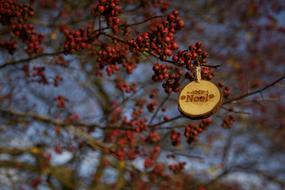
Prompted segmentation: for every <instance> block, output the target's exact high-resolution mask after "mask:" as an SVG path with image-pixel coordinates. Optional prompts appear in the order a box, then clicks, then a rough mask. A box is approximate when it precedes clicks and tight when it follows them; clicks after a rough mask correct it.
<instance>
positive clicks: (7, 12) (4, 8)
mask: <svg viewBox="0 0 285 190" xmlns="http://www.w3.org/2000/svg"><path fill="white" fill-rule="evenodd" d="M34 14H35V13H34V11H33V9H32V8H31V6H30V5H28V4H19V3H18V2H17V1H16V0H0V23H1V24H3V25H10V24H11V23H23V22H24V21H26V20H27V17H29V16H33V15H34Z"/></svg>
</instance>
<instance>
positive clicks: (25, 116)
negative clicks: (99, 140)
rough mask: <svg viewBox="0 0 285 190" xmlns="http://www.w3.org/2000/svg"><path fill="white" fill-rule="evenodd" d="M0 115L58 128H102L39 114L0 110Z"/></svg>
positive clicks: (92, 124)
mask: <svg viewBox="0 0 285 190" xmlns="http://www.w3.org/2000/svg"><path fill="white" fill-rule="evenodd" d="M0 114H1V116H2V118H3V117H9V116H10V117H17V118H21V119H26V121H29V120H30V119H32V120H35V121H38V122H43V123H47V124H52V125H55V126H60V127H68V126H84V127H92V128H97V127H98V128H100V127H101V128H102V126H99V125H97V124H94V123H91V124H87V123H81V122H74V123H72V122H64V121H62V120H58V119H52V118H50V117H47V116H43V115H39V114H35V113H24V112H17V111H15V110H4V109H0Z"/></svg>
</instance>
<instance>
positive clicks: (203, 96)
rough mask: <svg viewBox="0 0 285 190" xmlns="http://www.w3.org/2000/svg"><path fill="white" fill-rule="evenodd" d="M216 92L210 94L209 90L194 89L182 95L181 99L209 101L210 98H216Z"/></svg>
mask: <svg viewBox="0 0 285 190" xmlns="http://www.w3.org/2000/svg"><path fill="white" fill-rule="evenodd" d="M214 97H215V96H214V94H209V91H208V90H193V91H191V92H187V95H182V96H181V100H185V102H197V103H198V102H208V101H209V100H210V99H212V98H214Z"/></svg>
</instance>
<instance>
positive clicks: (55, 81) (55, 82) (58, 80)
mask: <svg viewBox="0 0 285 190" xmlns="http://www.w3.org/2000/svg"><path fill="white" fill-rule="evenodd" d="M62 81H63V78H62V77H61V76H60V75H56V76H55V77H54V79H53V85H54V86H55V87H58V86H59V85H60V83H61V82H62Z"/></svg>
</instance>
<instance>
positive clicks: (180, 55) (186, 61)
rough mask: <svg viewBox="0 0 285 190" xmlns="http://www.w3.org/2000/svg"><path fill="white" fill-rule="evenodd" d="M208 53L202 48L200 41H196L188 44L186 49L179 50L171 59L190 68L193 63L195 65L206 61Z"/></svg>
mask: <svg viewBox="0 0 285 190" xmlns="http://www.w3.org/2000/svg"><path fill="white" fill-rule="evenodd" d="M207 57H208V54H207V53H206V52H204V51H203V50H202V43H201V42H196V43H195V44H194V45H191V46H189V48H188V49H187V50H180V51H178V52H177V53H176V54H175V55H174V56H172V60H173V61H174V62H175V63H177V64H178V65H185V66H186V69H188V70H191V69H192V68H193V64H195V65H197V62H198V61H199V63H200V64H203V63H205V62H206V58H207Z"/></svg>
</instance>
